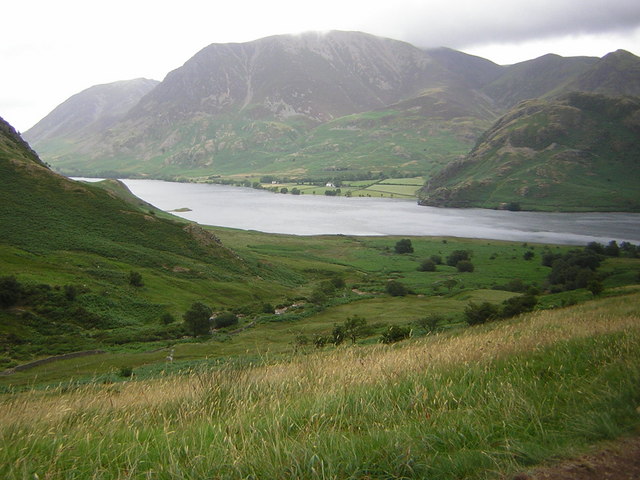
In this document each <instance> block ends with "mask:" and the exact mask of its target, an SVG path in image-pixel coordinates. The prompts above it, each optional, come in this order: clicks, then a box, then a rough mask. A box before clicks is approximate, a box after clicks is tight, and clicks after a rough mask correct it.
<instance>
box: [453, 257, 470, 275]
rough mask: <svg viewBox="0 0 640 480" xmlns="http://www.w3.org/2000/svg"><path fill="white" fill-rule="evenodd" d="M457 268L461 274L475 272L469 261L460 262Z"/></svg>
mask: <svg viewBox="0 0 640 480" xmlns="http://www.w3.org/2000/svg"><path fill="white" fill-rule="evenodd" d="M456 268H457V269H458V271H459V272H469V273H470V272H473V270H474V266H473V263H471V262H470V261H469V260H460V261H459V262H458V263H456Z"/></svg>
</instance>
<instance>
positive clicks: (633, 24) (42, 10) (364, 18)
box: [0, 0, 640, 131]
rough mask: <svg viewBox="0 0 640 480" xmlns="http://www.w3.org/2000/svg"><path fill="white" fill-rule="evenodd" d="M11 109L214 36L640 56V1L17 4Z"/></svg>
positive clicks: (9, 71)
mask: <svg viewBox="0 0 640 480" xmlns="http://www.w3.org/2000/svg"><path fill="white" fill-rule="evenodd" d="M0 15H1V19H2V20H1V21H0V60H1V62H2V63H1V65H2V72H1V74H0V116H1V117H3V118H4V119H5V120H7V121H8V122H9V123H11V124H12V125H13V126H14V127H16V128H17V129H18V130H20V131H25V130H27V129H28V128H30V127H31V126H33V125H34V124H35V123H36V122H37V121H39V120H40V119H41V118H42V117H44V116H45V115H46V114H48V113H49V112H50V111H51V110H53V109H54V108H55V107H56V106H57V105H59V104H60V103H62V102H63V101H64V100H66V99H67V98H68V97H70V96H71V95H73V94H75V93H78V92H80V91H81V90H84V89H85V88H88V87H90V86H92V85H97V84H102V83H109V82H113V81H116V80H127V79H132V78H138V77H146V78H153V79H156V80H162V79H163V78H164V77H165V75H166V74H167V73H168V72H169V71H171V70H173V69H175V68H177V67H179V66H181V65H182V64H183V63H184V62H186V61H187V60H188V59H189V58H190V57H192V56H193V55H194V54H195V53H196V52H197V51H198V50H200V49H202V48H204V47H205V46H207V45H209V44H211V43H226V42H247V41H251V40H256V39H258V38H262V37H265V36H268V35H277V34H286V33H299V32H303V31H309V30H358V31H363V32H367V33H372V34H375V35H380V36H384V37H390V38H394V39H397V40H404V41H407V42H409V43H412V44H414V45H416V46H418V47H438V46H447V47H451V48H455V49H457V50H462V51H464V52H467V53H471V54H474V55H479V56H482V57H484V58H488V59H490V60H493V61H494V62H496V63H499V64H511V63H516V62H519V61H523V60H528V59H531V58H536V57H539V56H541V55H544V54H545V53H557V54H559V55H563V56H574V55H589V56H598V57H600V56H602V55H605V54H606V53H608V52H611V51H614V50H617V49H619V48H623V49H625V50H628V51H630V52H632V53H634V54H636V55H639V56H640V2H639V1H638V0H306V1H304V0H217V1H216V0H211V1H206V0H202V1H199V0H177V1H176V0H174V1H171V2H168V1H165V0H110V1H108V2H103V1H99V0H94V1H89V0H55V1H54V0H10V1H7V2H3V5H2V7H1V8H0Z"/></svg>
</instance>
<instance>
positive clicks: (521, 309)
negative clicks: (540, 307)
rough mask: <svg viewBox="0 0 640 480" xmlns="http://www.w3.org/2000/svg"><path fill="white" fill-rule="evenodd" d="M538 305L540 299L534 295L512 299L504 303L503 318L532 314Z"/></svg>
mask: <svg viewBox="0 0 640 480" xmlns="http://www.w3.org/2000/svg"><path fill="white" fill-rule="evenodd" d="M537 304H538V299H537V298H536V297H535V296H533V295H519V296H517V297H511V298H508V299H506V300H505V301H504V302H502V311H501V316H502V317H503V318H510V317H515V316H516V315H520V314H521V313H526V312H531V311H532V310H533V309H534V308H535V306H536V305H537Z"/></svg>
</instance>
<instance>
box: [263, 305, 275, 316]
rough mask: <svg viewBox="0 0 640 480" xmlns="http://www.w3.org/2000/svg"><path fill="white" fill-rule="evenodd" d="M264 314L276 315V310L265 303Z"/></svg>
mask: <svg viewBox="0 0 640 480" xmlns="http://www.w3.org/2000/svg"><path fill="white" fill-rule="evenodd" d="M262 313H271V314H273V313H276V309H275V308H273V305H271V304H270V303H263V304H262Z"/></svg>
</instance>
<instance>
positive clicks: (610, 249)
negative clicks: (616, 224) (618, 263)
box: [604, 240, 620, 257]
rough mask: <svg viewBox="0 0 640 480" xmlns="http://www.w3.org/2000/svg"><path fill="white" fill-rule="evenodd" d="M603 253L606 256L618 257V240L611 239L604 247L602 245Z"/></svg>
mask: <svg viewBox="0 0 640 480" xmlns="http://www.w3.org/2000/svg"><path fill="white" fill-rule="evenodd" d="M604 254H605V255H606V256H607V257H619V256H620V247H619V246H618V242H616V241H615V240H611V241H610V242H609V243H608V244H607V246H606V247H604Z"/></svg>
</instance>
